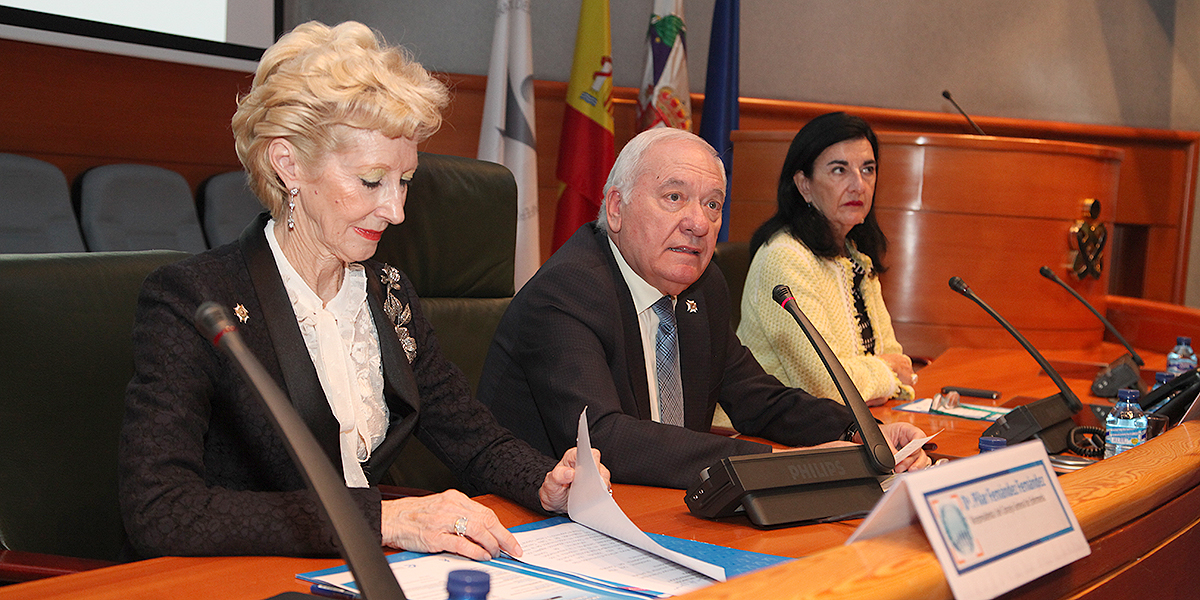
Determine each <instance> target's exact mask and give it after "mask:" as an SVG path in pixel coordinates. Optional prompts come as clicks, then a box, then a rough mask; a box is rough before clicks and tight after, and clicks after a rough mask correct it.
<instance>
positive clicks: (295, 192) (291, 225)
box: [287, 188, 300, 231]
mask: <svg viewBox="0 0 1200 600" xmlns="http://www.w3.org/2000/svg"><path fill="white" fill-rule="evenodd" d="M288 195H289V196H291V197H290V198H288V221H287V225H288V231H295V230H296V221H295V220H294V219H293V218H292V215H294V214H295V213H296V196H299V195H300V188H292V189H290V190H288Z"/></svg>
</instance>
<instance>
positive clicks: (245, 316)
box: [233, 304, 250, 323]
mask: <svg viewBox="0 0 1200 600" xmlns="http://www.w3.org/2000/svg"><path fill="white" fill-rule="evenodd" d="M233 314H235V315H237V318H238V320H239V321H241V322H243V323H245V322H246V321H249V320H250V311H248V310H246V307H245V306H242V305H241V304H239V305H237V306H235V307H233Z"/></svg>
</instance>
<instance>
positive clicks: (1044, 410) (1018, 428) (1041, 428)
mask: <svg viewBox="0 0 1200 600" xmlns="http://www.w3.org/2000/svg"><path fill="white" fill-rule="evenodd" d="M1068 404H1069V403H1068V401H1067V400H1066V399H1065V398H1063V397H1062V394H1055V395H1053V396H1049V397H1046V398H1042V399H1041V400H1037V401H1034V402H1030V403H1029V404H1025V405H1022V406H1018V407H1016V408H1014V409H1012V411H1010V412H1009V413H1008V414H1007V415H1004V416H1003V417H1000V418H999V419H997V420H996V422H995V423H992V424H991V426H989V427H988V428H987V429H986V430H984V432H983V435H985V436H994V437H1002V438H1004V439H1005V440H1007V442H1008V445H1010V446H1011V445H1013V444H1018V443H1020V442H1024V441H1026V440H1030V439H1033V438H1035V437H1036V438H1038V439H1040V440H1041V441H1042V444H1044V445H1045V446H1046V452H1047V453H1049V454H1057V453H1059V452H1062V451H1064V450H1066V449H1067V435H1068V434H1069V433H1070V432H1071V429H1072V428H1073V427H1074V426H1075V422H1074V421H1073V420H1072V419H1071V415H1073V414H1075V410H1072V408H1071V407H1070V406H1068Z"/></svg>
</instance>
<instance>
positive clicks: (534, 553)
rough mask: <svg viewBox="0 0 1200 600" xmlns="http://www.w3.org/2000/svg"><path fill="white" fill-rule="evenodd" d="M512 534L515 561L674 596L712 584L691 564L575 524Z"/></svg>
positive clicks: (629, 587)
mask: <svg viewBox="0 0 1200 600" xmlns="http://www.w3.org/2000/svg"><path fill="white" fill-rule="evenodd" d="M513 535H514V536H516V538H517V541H518V542H520V544H521V550H523V551H524V552H525V554H524V556H522V557H521V558H519V559H517V560H519V561H521V562H524V563H527V564H531V565H534V566H537V567H542V568H545V569H552V570H554V571H559V572H562V573H570V574H572V575H575V576H578V577H581V578H583V579H587V580H590V581H594V582H597V583H601V584H604V585H608V586H611V587H616V588H618V589H625V590H629V591H638V592H642V593H650V594H651V595H654V596H673V595H677V594H682V593H684V592H689V591H691V590H694V589H699V588H702V587H704V586H706V585H709V584H711V583H712V579H709V578H708V577H705V576H703V575H701V574H699V573H697V572H695V571H693V570H691V569H688V568H685V567H682V566H680V565H678V564H676V563H674V562H672V561H669V560H667V559H665V558H660V557H658V556H655V555H653V554H651V553H649V552H644V551H642V550H639V549H637V548H634V547H632V546H630V545H629V544H626V543H625V542H622V541H620V540H615V539H613V538H611V537H608V536H607V535H604V534H603V533H599V532H596V531H593V530H591V529H588V528H587V527H584V526H583V525H580V524H579V523H562V524H560V525H555V526H553V527H546V528H543V529H535V530H532V531H522V532H518V533H514V534H513ZM647 539H649V538H647ZM664 550H665V548H664Z"/></svg>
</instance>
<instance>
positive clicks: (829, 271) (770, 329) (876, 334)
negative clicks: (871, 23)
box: [737, 112, 917, 405]
mask: <svg viewBox="0 0 1200 600" xmlns="http://www.w3.org/2000/svg"><path fill="white" fill-rule="evenodd" d="M878 154H879V143H878V142H877V141H876V138H875V132H874V131H872V130H871V127H870V126H869V125H867V123H866V122H865V121H863V120H862V119H860V118H858V117H855V116H852V115H848V114H846V113H841V112H837V113H829V114H825V115H821V116H819V117H816V118H814V119H813V120H812V121H809V123H808V124H807V125H805V126H804V127H803V128H801V129H800V132H799V133H797V134H796V137H795V138H794V139H793V140H792V144H791V147H789V148H788V153H787V156H786V157H785V158H784V163H783V170H782V172H781V173H780V175H779V188H778V198H777V200H778V204H779V206H778V210H777V211H776V213H775V215H774V216H772V217H771V218H770V219H768V220H767V222H765V223H763V224H762V226H761V227H759V228H758V230H757V231H755V232H754V235H753V236H752V237H751V238H750V256H751V261H750V270H749V271H748V272H747V274H746V288H745V292H743V294H742V320H741V322H740V323H739V324H738V330H737V334H738V337H739V338H740V339H741V340H742V343H743V344H745V345H746V347H748V348H750V351H751V352H752V353H753V354H754V358H755V359H757V360H758V362H759V364H761V365H762V366H763V369H765V370H766V371H767V372H768V373H771V374H772V375H775V376H776V377H778V378H779V379H780V381H782V382H783V383H785V384H787V385H790V386H795V387H801V388H804V389H805V390H808V391H809V393H812V394H815V395H818V396H826V397H829V398H838V397H839V396H838V393H837V388H836V386H835V385H834V383H833V379H832V378H830V376H829V373H828V372H827V371H826V370H825V367H824V365H823V364H822V363H821V359H820V357H819V356H818V355H817V353H816V351H815V350H813V348H812V346H811V345H810V344H809V343H808V340H807V339H806V338H805V337H804V334H803V333H802V332H801V331H800V329H799V328H798V327H797V326H796V323H795V322H794V321H793V320H792V317H791V316H790V315H788V313H787V312H785V311H784V310H783V309H782V308H780V307H779V305H778V304H776V303H775V301H774V300H773V299H772V298H771V291H772V290H773V289H774V288H775V286H776V285H779V284H784V285H787V286H788V287H790V288H791V290H792V293H793V294H794V295H795V297H796V303H797V306H799V307H800V309H801V310H802V311H804V314H805V316H807V317H808V318H809V320H810V321H812V323H813V325H814V326H815V327H816V328H817V330H818V331H820V332H821V337H823V338H825V341H827V342H828V343H829V347H830V348H831V349H832V350H833V351H834V353H835V354H837V357H838V360H839V361H841V363H842V365H843V366H845V367H846V372H847V373H848V374H849V375H850V378H851V379H852V380H853V381H854V385H855V386H856V387H857V388H858V391H859V393H861V394H862V397H863V398H864V399H866V400H867V403H868V404H871V405H878V404H883V403H884V402H886V401H887V400H888V399H889V398H911V397H912V393H913V390H912V387H911V386H913V385H915V384H916V381H917V376H916V375H915V374H914V373H913V368H912V360H911V359H909V357H908V356H906V355H905V354H904V350H903V348H901V346H900V343H899V342H897V341H896V335H895V333H894V332H893V330H892V319H891V316H889V315H888V312H887V307H886V306H884V304H883V293H882V291H881V288H880V286H879V277H878V273H879V272H881V271H883V267H882V265H881V264H880V257H881V255H882V254H883V252H884V250H885V249H886V248H887V239H886V238H885V237H884V235H883V231H882V230H880V228H879V224H878V223H877V222H876V220H875V206H874V205H875V175H876V170H877V166H878V161H877V157H878Z"/></svg>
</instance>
